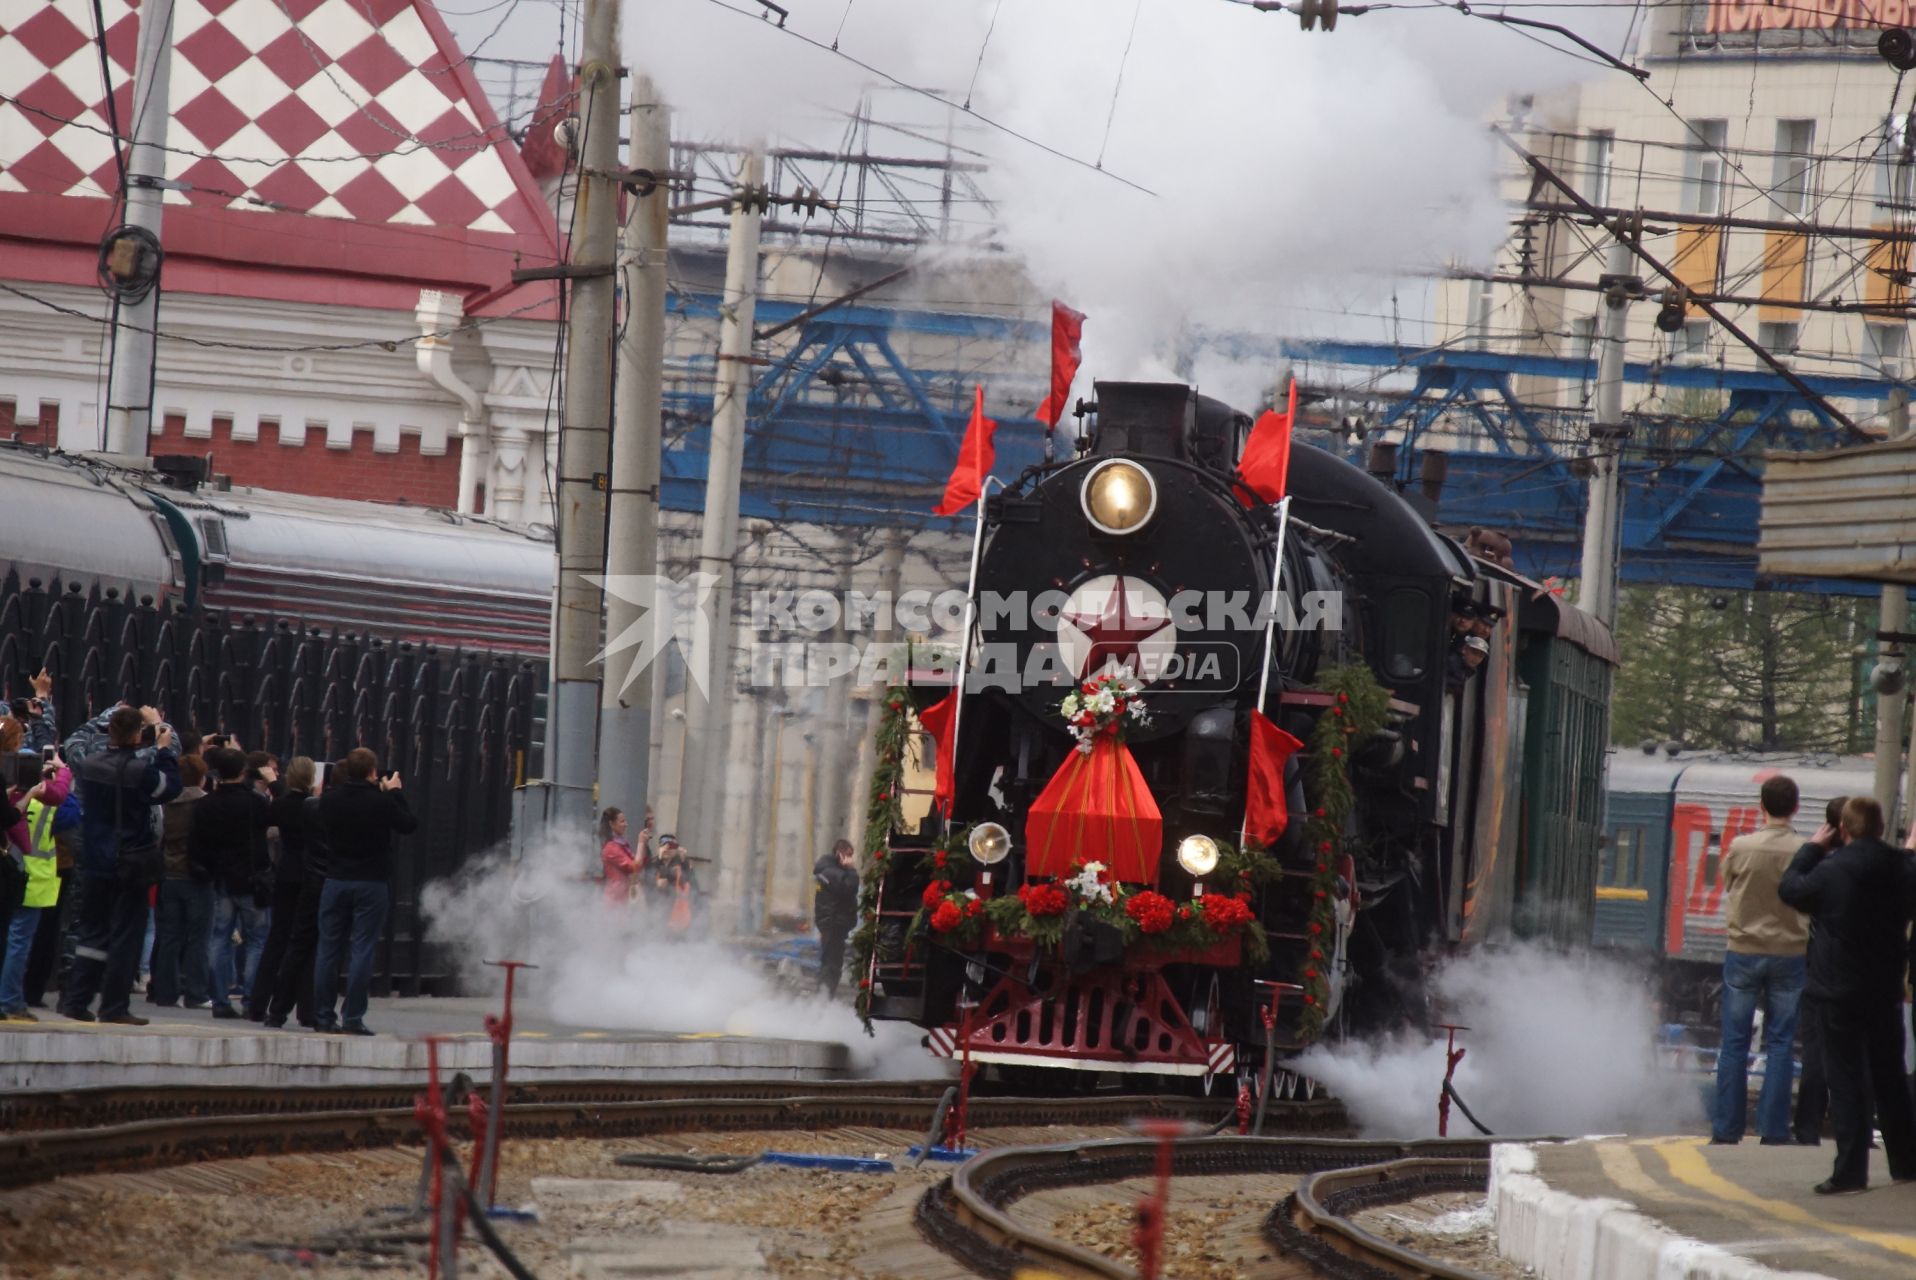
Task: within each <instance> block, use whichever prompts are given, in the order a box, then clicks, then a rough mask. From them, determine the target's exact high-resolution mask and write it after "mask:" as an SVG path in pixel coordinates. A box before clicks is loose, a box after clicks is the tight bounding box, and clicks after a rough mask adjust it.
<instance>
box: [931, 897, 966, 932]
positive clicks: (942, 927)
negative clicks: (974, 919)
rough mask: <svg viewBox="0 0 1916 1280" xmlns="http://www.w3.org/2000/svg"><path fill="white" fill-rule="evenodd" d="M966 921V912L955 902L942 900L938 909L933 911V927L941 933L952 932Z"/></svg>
mask: <svg viewBox="0 0 1916 1280" xmlns="http://www.w3.org/2000/svg"><path fill="white" fill-rule="evenodd" d="M964 922H965V916H964V913H963V912H962V911H960V910H959V909H958V904H957V903H955V902H941V903H939V904H938V909H937V910H936V911H934V912H932V913H931V927H932V928H934V929H936V930H937V931H938V932H939V933H950V932H951V931H952V930H953V929H956V928H957V927H958V926H959V925H961V924H963V923H964Z"/></svg>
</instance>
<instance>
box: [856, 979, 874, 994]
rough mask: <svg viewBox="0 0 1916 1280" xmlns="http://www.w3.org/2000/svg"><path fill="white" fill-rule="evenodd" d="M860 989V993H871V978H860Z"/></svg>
mask: <svg viewBox="0 0 1916 1280" xmlns="http://www.w3.org/2000/svg"><path fill="white" fill-rule="evenodd" d="M858 989H859V990H860V991H870V990H871V989H872V980H871V979H870V978H860V979H859V980H858Z"/></svg>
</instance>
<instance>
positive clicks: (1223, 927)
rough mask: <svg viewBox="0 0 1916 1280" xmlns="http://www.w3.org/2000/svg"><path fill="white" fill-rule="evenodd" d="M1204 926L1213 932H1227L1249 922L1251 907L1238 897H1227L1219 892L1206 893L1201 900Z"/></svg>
mask: <svg viewBox="0 0 1916 1280" xmlns="http://www.w3.org/2000/svg"><path fill="white" fill-rule="evenodd" d="M1202 902H1203V907H1204V924H1205V927H1206V928H1208V929H1210V930H1211V931H1212V932H1214V933H1229V932H1230V931H1231V930H1233V929H1236V928H1238V927H1239V926H1240V925H1244V924H1247V923H1249V922H1250V919H1251V909H1250V907H1248V906H1246V905H1245V904H1244V902H1243V900H1242V899H1240V898H1227V897H1225V896H1224V895H1223V894H1221V893H1212V894H1206V895H1205V897H1204V898H1203V900H1202Z"/></svg>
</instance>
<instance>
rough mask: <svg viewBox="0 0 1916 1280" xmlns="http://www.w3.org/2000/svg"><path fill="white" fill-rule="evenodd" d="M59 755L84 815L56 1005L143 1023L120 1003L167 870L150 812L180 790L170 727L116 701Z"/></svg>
mask: <svg viewBox="0 0 1916 1280" xmlns="http://www.w3.org/2000/svg"><path fill="white" fill-rule="evenodd" d="M148 733H151V734H152V738H151V742H150V745H149V743H148V742H147V741H146V740H145V739H146V735H147V734H148ZM60 756H61V758H62V759H64V760H65V761H66V762H67V763H68V764H69V765H71V766H72V767H73V777H74V784H75V786H76V787H77V788H78V789H79V792H80V805H81V810H82V814H83V816H82V820H81V828H80V861H79V877H80V878H79V884H80V910H79V915H78V918H77V921H76V924H75V926H74V941H73V970H72V973H71V974H70V975H69V978H68V982H67V983H66V984H65V986H64V987H63V988H62V990H61V992H60V1012H61V1013H63V1014H65V1015H66V1016H67V1017H69V1018H72V1019H73V1020H74V1021H76V1022H93V1021H96V1020H97V1021H100V1022H117V1023H123V1024H125V1025H128V1026H135V1027H143V1026H145V1025H146V1019H145V1018H141V1017H138V1016H136V1015H135V1014H134V1013H133V1011H132V1010H131V1009H130V1008H129V1007H128V1005H129V1003H130V999H129V997H130V994H131V992H132V990H133V977H134V974H135V973H137V972H138V971H139V967H140V944H141V943H142V942H143V941H144V940H145V938H146V921H147V917H148V916H149V915H150V914H151V912H150V911H149V910H148V908H147V894H148V892H149V891H150V890H151V888H152V887H153V886H154V885H156V884H158V883H159V881H160V876H161V874H162V873H163V871H164V869H165V860H164V855H163V854H162V852H161V849H160V831H159V820H158V819H159V815H158V814H157V813H156V812H155V810H156V809H157V808H158V807H159V806H160V805H163V804H165V803H166V802H167V801H168V800H171V799H172V798H173V797H174V796H176V795H178V794H179V793H180V766H179V757H178V756H177V755H176V754H175V753H174V751H173V729H172V726H171V725H168V724H166V723H164V722H163V720H162V718H161V716H160V713H159V712H158V711H157V710H155V709H154V708H152V707H129V706H119V707H114V708H111V709H109V710H107V711H105V712H102V713H101V714H100V715H98V716H96V717H94V718H93V719H92V720H90V721H88V722H87V723H86V724H85V725H83V726H81V728H80V729H79V731H78V732H76V733H75V734H74V735H73V736H72V737H71V738H69V739H67V744H66V749H65V750H63V751H62V752H61V753H60ZM96 995H97V996H98V997H99V1000H100V1012H99V1014H98V1016H97V1019H96V1016H95V1015H94V1013H93V1011H92V1006H93V999H94V997H95V996H96Z"/></svg>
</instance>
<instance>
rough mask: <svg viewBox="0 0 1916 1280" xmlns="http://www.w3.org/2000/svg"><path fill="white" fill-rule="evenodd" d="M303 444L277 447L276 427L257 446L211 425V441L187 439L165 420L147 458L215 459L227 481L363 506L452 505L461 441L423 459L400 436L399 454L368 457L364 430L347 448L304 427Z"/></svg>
mask: <svg viewBox="0 0 1916 1280" xmlns="http://www.w3.org/2000/svg"><path fill="white" fill-rule="evenodd" d="M305 430H306V442H305V443H304V444H303V445H297V446H288V445H283V444H281V443H280V431H281V427H279V426H278V425H275V424H273V423H270V422H262V423H261V424H260V428H259V439H258V440H256V441H255V440H235V439H233V424H232V422H231V421H230V420H229V419H226V418H215V419H213V435H212V438H211V439H207V438H204V437H197V436H195V437H189V436H188V435H187V434H186V420H185V419H184V418H182V417H181V416H179V415H178V414H169V415H168V416H167V418H166V425H165V427H164V429H163V430H162V431H161V433H160V434H159V435H157V436H154V437H153V441H152V445H151V451H152V452H153V453H187V454H194V455H204V454H208V453H210V454H212V455H213V472H214V474H215V475H227V476H231V477H233V483H234V484H236V485H250V486H252V487H254V488H258V489H277V490H280V491H281V492H285V493H308V494H315V495H317V496H320V497H329V498H359V499H363V500H365V501H369V502H399V501H402V500H403V501H405V502H410V503H412V504H414V505H415V506H425V507H451V506H454V505H456V504H457V502H458V499H459V441H458V440H457V439H453V440H449V441H447V442H446V452H445V453H444V454H442V455H440V456H438V457H427V456H426V455H424V454H422V453H420V452H419V437H418V436H416V435H401V436H400V437H399V451H398V452H397V453H375V452H373V437H372V433H371V432H370V431H360V432H355V433H354V434H353V447H352V448H350V449H329V448H327V447H326V432H325V431H324V430H323V429H322V428H319V427H310V428H306V429H305Z"/></svg>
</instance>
